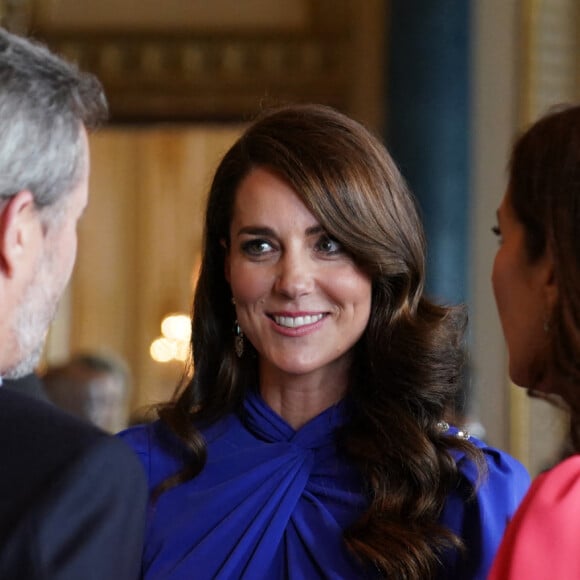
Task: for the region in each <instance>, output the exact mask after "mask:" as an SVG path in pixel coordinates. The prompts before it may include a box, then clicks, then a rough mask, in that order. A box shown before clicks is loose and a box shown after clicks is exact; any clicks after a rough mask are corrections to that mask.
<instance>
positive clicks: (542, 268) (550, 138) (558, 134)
mask: <svg viewBox="0 0 580 580" xmlns="http://www.w3.org/2000/svg"><path fill="white" fill-rule="evenodd" d="M497 213H498V222H499V223H498V226H497V228H495V229H494V231H495V232H496V233H497V235H498V236H499V238H500V247H499V250H498V252H497V256H496V258H495V263H494V267H493V276H492V281H493V288H494V293H495V298H496V302H497V306H498V310H499V314H500V318H501V323H502V327H503V331H504V335H505V338H506V341H507V346H508V350H509V355H510V364H509V373H510V377H511V379H512V381H513V382H514V383H516V384H517V385H520V386H522V387H525V388H526V389H528V390H529V391H530V392H531V393H532V394H537V395H540V396H544V397H547V398H554V399H559V400H562V401H563V403H564V404H565V405H566V407H567V408H568V409H569V411H570V414H571V422H570V440H571V443H572V445H573V449H574V451H575V453H579V452H580V106H573V107H566V108H560V109H558V110H557V111H554V112H551V113H550V114H548V115H547V116H545V117H544V118H542V119H540V120H539V121H538V122H536V123H535V124H534V125H533V126H532V127H531V128H530V129H529V130H528V131H527V132H525V133H524V134H523V135H522V136H521V137H520V138H519V139H518V141H517V142H516V144H515V146H514V149H513V152H512V157H511V162H510V171H509V184H508V188H507V193H506V194H505V197H504V199H503V201H502V204H501V206H500V208H499V210H498V212H497ZM579 537H580V455H578V454H576V455H572V456H571V457H569V458H568V459H566V460H565V461H562V462H561V463H559V464H558V465H557V466H556V467H554V468H553V469H551V470H550V471H548V472H546V473H544V474H542V475H540V476H539V477H538V478H537V479H536V481H535V482H534V484H533V486H532V488H531V489H530V491H529V492H528V495H527V496H526V498H525V500H524V502H523V503H522V504H521V506H520V508H519V510H518V511H517V513H516V515H515V516H514V518H513V520H512V522H511V524H510V526H509V527H508V529H507V531H506V534H505V537H504V539H503V542H502V544H501V547H500V550H499V552H498V554H497V557H496V560H495V563H494V566H493V569H492V572H491V575H490V578H491V579H502V580H504V579H511V578H513V579H518V580H519V579H522V578H525V579H526V580H534V579H540V578H542V579H545V578H554V579H558V580H567V579H572V578H574V579H577V578H580V555H579V554H578V545H579V544H578V538H579Z"/></svg>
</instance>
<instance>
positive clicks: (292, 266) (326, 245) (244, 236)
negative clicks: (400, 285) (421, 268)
mask: <svg viewBox="0 0 580 580" xmlns="http://www.w3.org/2000/svg"><path fill="white" fill-rule="evenodd" d="M225 274H226V278H227V280H228V281H229V283H230V285H231V290H232V295H233V297H234V299H235V303H236V312H237V318H238V321H239V324H240V327H241V329H242V330H243V332H244V334H245V335H246V337H247V339H248V340H249V341H250V342H251V343H252V345H253V346H254V347H255V349H256V350H257V352H258V355H259V357H260V370H261V374H262V376H261V378H262V379H263V378H264V375H267V376H268V377H269V378H270V379H275V378H276V377H277V376H280V375H281V374H283V375H284V376H285V377H286V378H287V377H288V376H290V375H293V376H298V375H299V376H304V375H307V374H318V376H319V377H320V378H323V379H328V380H329V381H333V383H335V384H341V385H345V384H346V377H347V375H348V369H349V367H350V363H351V356H350V353H351V349H352V347H353V346H354V345H355V344H356V342H357V341H358V340H359V338H360V337H361V335H362V334H363V332H364V330H365V328H366V326H367V323H368V320H369V315H370V310H371V280H370V278H369V276H367V275H366V274H365V273H364V272H363V271H362V270H361V269H360V268H359V267H358V266H357V265H356V264H355V263H354V261H353V259H352V258H351V256H349V255H348V254H347V253H346V252H345V251H344V250H343V248H342V247H341V245H340V244H339V243H338V242H337V241H336V240H333V239H332V238H330V237H329V236H328V235H327V233H326V232H325V231H324V229H323V228H322V227H321V226H320V224H319V223H318V221H317V219H316V218H315V217H314V216H313V215H312V213H311V212H310V211H309V210H308V209H307V208H306V206H305V205H304V204H303V203H302V201H301V200H300V198H299V197H298V196H297V195H296V193H295V192H294V190H293V189H292V188H291V187H290V186H289V185H288V184H287V183H286V182H285V181H283V180H282V179H280V178H279V177H277V176H276V175H275V174H274V173H272V172H270V171H268V170H266V169H264V168H256V169H253V170H252V171H251V172H250V173H249V174H248V175H247V176H246V178H245V179H244V180H243V181H242V183H241V184H240V187H239V188H238V191H237V193H236V200H235V206H234V213H233V219H232V223H231V227H230V248H229V250H228V255H227V258H226V263H225Z"/></svg>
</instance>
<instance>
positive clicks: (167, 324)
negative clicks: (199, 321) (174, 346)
mask: <svg viewBox="0 0 580 580" xmlns="http://www.w3.org/2000/svg"><path fill="white" fill-rule="evenodd" d="M161 332H162V334H163V336H165V337H166V338H172V339H173V340H179V341H183V342H189V339H190V338H191V319H190V318H189V316H187V314H170V315H169V316H166V317H165V318H164V319H163V320H162V321H161Z"/></svg>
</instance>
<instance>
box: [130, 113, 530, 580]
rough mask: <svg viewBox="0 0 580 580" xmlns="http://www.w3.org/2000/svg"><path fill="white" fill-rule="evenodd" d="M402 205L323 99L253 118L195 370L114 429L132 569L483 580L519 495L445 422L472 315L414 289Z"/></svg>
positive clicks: (219, 222) (225, 169)
mask: <svg viewBox="0 0 580 580" xmlns="http://www.w3.org/2000/svg"><path fill="white" fill-rule="evenodd" d="M424 281H425V248H424V237H423V230H422V226H421V222H420V220H419V217H418V213H417V209H416V207H415V201H414V199H413V197H412V196H411V194H410V192H409V191H408V189H407V187H406V185H405V183H404V180H403V179H402V177H401V175H400V174H399V172H398V170H397V168H396V166H395V164H394V163H393V161H392V159H391V157H390V156H389V154H388V152H387V151H386V150H385V148H384V147H383V145H382V144H381V143H380V142H379V141H378V140H377V139H376V138H375V137H373V136H372V135H371V134H370V133H369V132H368V131H367V130H366V129H364V128H363V127H362V126H361V125H360V124H358V123H356V122H355V121H353V120H351V119H349V118H348V117H346V116H344V115H342V114H340V113H338V112H337V111H334V110H333V109H330V108H327V107H323V106H317V105H302V106H290V107H284V108H281V109H277V110H273V111H268V112H266V113H264V114H263V115H262V116H261V117H259V118H258V119H257V120H256V121H255V122H254V123H253V124H252V125H251V126H250V127H249V128H248V129H247V130H246V131H245V133H244V134H243V135H242V137H241V138H240V139H239V140H238V141H237V142H236V143H235V144H234V145H233V146H232V148H231V149H230V150H229V151H228V152H227V153H226V155H225V157H224V158H223V160H222V162H221V164H220V165H219V167H218V169H217V171H216V174H215V176H214V180H213V183H212V186H211V190H210V194H209V200H208V206H207V213H206V226H205V239H204V255H203V260H202V266H201V272H200V277H199V281H198V285H197V289H196V294H195V302H194V310H193V335H192V336H193V338H192V352H193V360H192V363H193V366H192V369H193V373H192V376H191V379H190V380H188V381H187V382H186V384H185V385H184V387H183V389H182V390H181V392H180V395H179V396H178V398H177V399H176V400H175V401H174V402H172V403H170V404H169V405H167V406H166V407H165V408H163V409H162V411H161V412H160V417H161V420H160V421H159V422H157V423H154V424H153V425H150V426H145V427H137V428H134V429H132V430H130V431H128V432H126V433H125V434H124V435H123V437H124V438H125V440H126V441H127V442H128V443H129V444H130V445H131V446H133V448H134V449H135V450H136V451H137V453H139V455H140V456H141V458H142V460H143V463H144V465H145V467H146V470H147V472H148V473H149V476H150V485H151V489H152V490H153V496H154V497H153V500H152V508H151V516H150V520H149V523H148V531H147V540H146V548H145V553H144V568H143V569H144V577H145V578H173V579H177V578H190V577H195V578H247V579H252V580H255V579H259V578H268V579H275V578H292V579H305V578H307V579H310V578H362V577H379V576H384V577H389V578H401V579H405V578H413V579H414V578H432V577H436V576H440V577H442V578H447V579H449V578H458V579H459V578H460V579H461V580H466V579H469V578H484V577H485V575H486V574H487V571H488V567H489V565H490V563H491V560H492V558H493V555H494V553H495V549H496V546H497V543H498V542H499V538H500V536H501V534H502V533H503V529H504V526H505V522H506V521H507V520H508V519H509V517H510V516H511V514H512V513H513V511H514V510H515V508H516V506H517V504H518V503H519V500H520V498H521V497H522V495H523V494H524V493H525V490H526V489H527V486H528V476H527V474H526V473H525V470H524V469H523V468H522V466H521V465H520V464H518V463H517V462H516V461H515V460H513V459H512V458H511V457H509V456H508V455H506V454H504V453H502V452H500V451H498V450H495V449H491V448H489V447H487V446H486V445H485V444H483V443H482V442H479V441H477V440H474V439H472V438H469V436H468V435H467V434H465V433H463V432H461V431H459V430H457V429H455V428H450V427H449V426H448V425H447V424H445V423H444V421H443V417H444V413H445V409H446V407H447V404H448V402H449V401H450V399H451V397H452V396H453V394H454V393H455V391H456V389H457V388H458V382H459V379H460V376H461V362H462V344H461V343H462V334H463V328H464V324H465V321H464V312H463V310H462V309H461V308H458V307H443V306H438V305H436V304H434V303H432V302H430V301H429V300H428V299H427V298H426V297H425V296H424V294H423V287H424Z"/></svg>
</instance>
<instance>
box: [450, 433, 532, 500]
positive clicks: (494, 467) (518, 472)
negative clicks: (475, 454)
mask: <svg viewBox="0 0 580 580" xmlns="http://www.w3.org/2000/svg"><path fill="white" fill-rule="evenodd" d="M448 433H449V434H450V435H452V436H454V437H458V438H461V439H466V440H468V441H469V442H470V443H471V444H472V445H473V446H474V447H476V448H477V449H479V451H480V452H481V454H482V455H483V459H484V461H485V469H486V471H487V474H486V475H485V479H486V480H487V481H488V482H491V483H492V484H493V483H496V482H497V483H499V484H501V482H502V481H505V480H506V479H509V480H511V481H512V482H514V483H515V484H517V485H516V487H517V488H518V489H521V488H524V489H525V490H527V489H528V487H529V485H530V476H529V474H528V471H527V469H526V468H525V467H524V465H523V464H522V463H521V462H520V461H518V460H517V459H516V458H515V457H513V456H512V455H510V454H509V453H507V452H506V451H504V450H503V449H500V448H498V447H494V446H492V445H490V444H489V443H487V442H486V441H483V440H481V439H479V438H477V437H473V436H471V435H469V433H468V432H466V431H462V430H461V429H458V428H457V427H449V429H448ZM451 453H452V455H453V457H454V459H455V461H456V463H457V465H458V467H459V470H460V472H461V474H462V475H463V476H464V477H465V478H466V479H468V480H469V481H470V483H472V484H476V482H478V481H479V480H480V476H481V475H482V474H481V470H480V469H479V466H478V465H477V464H476V463H475V462H474V461H473V460H472V459H471V457H469V456H468V455H467V454H466V453H465V451H463V450H462V449H461V450H459V449H455V450H453V451H452V452H451Z"/></svg>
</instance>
